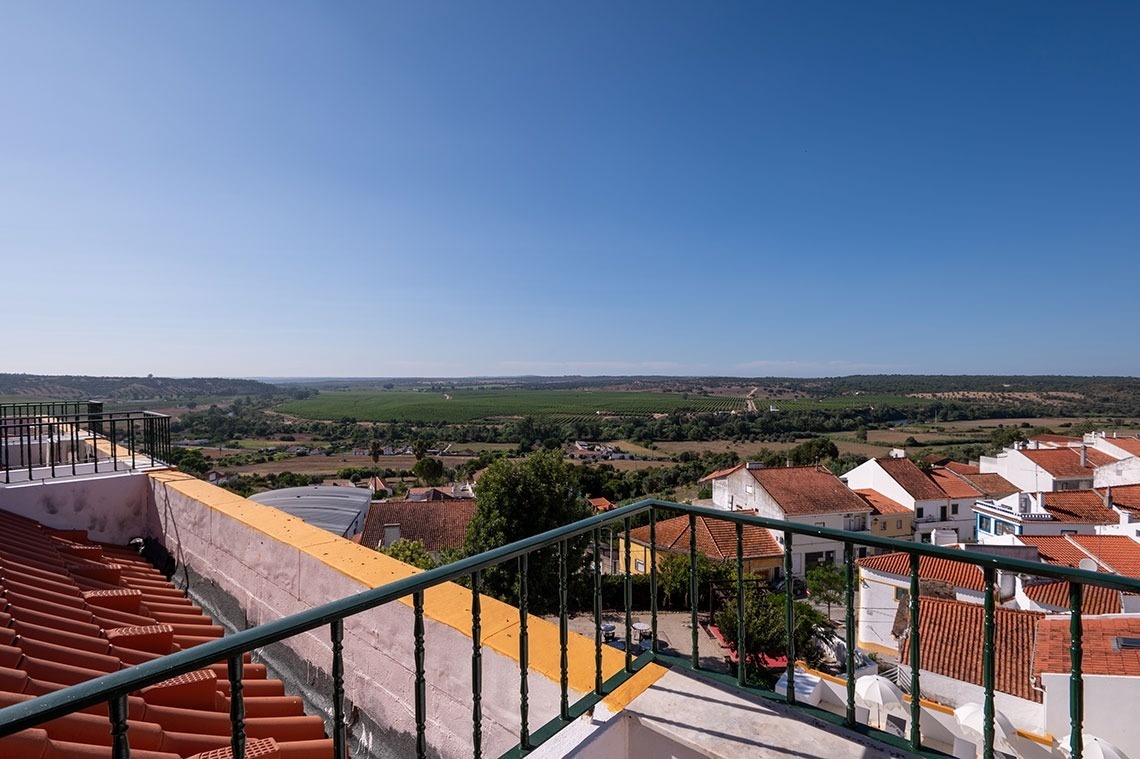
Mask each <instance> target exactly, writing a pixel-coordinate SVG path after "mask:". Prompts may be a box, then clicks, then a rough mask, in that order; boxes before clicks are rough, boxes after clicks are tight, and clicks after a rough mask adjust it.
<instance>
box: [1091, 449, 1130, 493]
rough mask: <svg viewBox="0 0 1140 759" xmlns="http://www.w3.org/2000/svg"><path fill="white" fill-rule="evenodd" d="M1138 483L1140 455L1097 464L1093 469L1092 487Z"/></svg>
mask: <svg viewBox="0 0 1140 759" xmlns="http://www.w3.org/2000/svg"><path fill="white" fill-rule="evenodd" d="M1138 483H1140V456H1129V457H1128V458H1126V459H1121V460H1120V461H1113V462H1111V463H1108V464H1103V465H1101V466H1098V467H1097V468H1096V469H1095V470H1094V471H1093V487H1095V488H1103V487H1109V486H1112V485H1136V484H1138Z"/></svg>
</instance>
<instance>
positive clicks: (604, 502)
mask: <svg viewBox="0 0 1140 759" xmlns="http://www.w3.org/2000/svg"><path fill="white" fill-rule="evenodd" d="M588 501H589V504H590V506H591V507H593V509H594V511H609V510H610V509H612V508H613V507H614V504H613V501H611V500H610V499H609V498H590V499H588Z"/></svg>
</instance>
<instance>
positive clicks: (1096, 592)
mask: <svg viewBox="0 0 1140 759" xmlns="http://www.w3.org/2000/svg"><path fill="white" fill-rule="evenodd" d="M1024 590H1025V595H1027V596H1029V598H1031V599H1032V600H1034V601H1035V602H1037V603H1039V604H1041V605H1042V606H1050V607H1052V608H1053V609H1055V610H1057V611H1068V610H1069V608H1070V606H1069V583H1067V582H1064V581H1063V580H1054V581H1050V582H1041V583H1037V584H1035V585H1026V586H1024ZM1123 608H1124V605H1123V602H1122V601H1121V599H1120V591H1117V590H1112V589H1111V588H1102V587H1101V586H1099V585H1085V586H1084V590H1083V591H1082V594H1081V613H1082V614H1119V613H1120V612H1121V611H1123Z"/></svg>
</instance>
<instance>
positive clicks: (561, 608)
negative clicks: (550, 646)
mask: <svg viewBox="0 0 1140 759" xmlns="http://www.w3.org/2000/svg"><path fill="white" fill-rule="evenodd" d="M566 616H567V610H566V541H565V540H560V541H558V653H559V656H558V672H559V678H558V682H559V686H560V687H559V690H560V694H559V695H560V698H559V709H558V714H559V716H561V717H562V719H564V720H566V721H569V720H570V693H569V683H570V659H569V657H568V656H567V653H566V646H567V642H568V640H569V637H570V629H569V627H568V626H567V621H566Z"/></svg>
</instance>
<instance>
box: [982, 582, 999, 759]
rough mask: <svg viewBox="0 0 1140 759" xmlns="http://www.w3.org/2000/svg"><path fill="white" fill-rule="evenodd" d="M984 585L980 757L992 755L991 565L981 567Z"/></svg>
mask: <svg viewBox="0 0 1140 759" xmlns="http://www.w3.org/2000/svg"><path fill="white" fill-rule="evenodd" d="M982 578H983V582H984V587H985V594H986V596H985V598H984V599H983V604H984V610H983V612H982V613H983V621H982V693H983V696H982V698H983V703H982V710H983V711H982V715H983V716H982V757H983V759H993V756H994V634H995V630H996V625H995V622H994V593H995V591H996V572H995V570H994V568H993V567H982Z"/></svg>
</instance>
